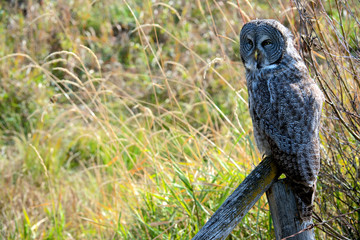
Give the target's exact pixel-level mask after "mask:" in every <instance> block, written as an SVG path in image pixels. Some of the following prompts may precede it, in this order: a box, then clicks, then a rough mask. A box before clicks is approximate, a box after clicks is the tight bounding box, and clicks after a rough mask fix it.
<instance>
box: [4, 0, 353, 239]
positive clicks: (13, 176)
mask: <svg viewBox="0 0 360 240" xmlns="http://www.w3.org/2000/svg"><path fill="white" fill-rule="evenodd" d="M17 3H19V1H18V2H17ZM332 3H334V4H335V3H336V4H339V3H338V2H334V1H332ZM348 4H353V5H356V3H355V2H348ZM19 6H20V7H19ZM296 7H300V3H297V4H296V3H295V2H287V1H252V2H250V1H234V2H231V1H193V2H191V1H178V2H153V1H122V2H119V1H112V0H107V1H89V0H82V1H73V2H70V1H56V2H54V1H28V3H27V4H23V5H21V4H10V3H4V2H3V3H0V19H1V21H0V31H1V32H2V33H4V34H0V38H1V41H0V53H1V54H0V57H1V59H0V62H1V65H0V77H1V81H0V111H1V116H0V136H1V137H0V143H1V154H0V175H1V178H0V186H1V189H2V190H1V191H0V236H1V237H2V238H4V239H83V238H89V239H191V237H192V236H194V234H195V233H196V232H197V231H198V230H199V229H200V228H201V226H202V225H204V223H205V222H206V220H207V219H208V218H209V217H210V216H211V214H212V213H213V212H214V211H216V209H217V208H218V207H219V206H220V205H221V203H222V202H223V201H224V200H225V199H226V198H227V196H228V195H229V194H230V193H231V192H232V191H233V190H234V189H235V188H236V187H237V185H238V184H239V183H240V182H241V181H242V180H243V179H244V178H245V177H246V175H247V174H248V173H250V172H251V170H252V169H253V167H254V166H255V165H257V164H258V162H259V161H260V160H261V156H260V155H259V154H258V153H257V151H256V149H255V146H254V142H253V138H252V132H251V131H252V127H251V120H250V118H249V114H248V110H247V101H246V100H247V90H246V88H245V75H244V71H243V68H242V66H241V64H240V61H239V55H238V34H239V31H240V29H241V26H242V25H243V24H244V22H246V21H248V20H249V19H253V18H256V17H258V16H261V17H264V18H275V19H278V20H279V21H281V22H283V23H284V24H285V25H287V26H288V27H289V28H290V29H291V30H292V31H293V32H294V33H295V36H297V41H299V42H300V40H301V39H300V38H299V35H297V34H296V33H297V32H298V31H299V29H300V25H299V24H298V23H299V19H300V18H301V19H302V17H303V14H298V11H297V8H296ZM305 7H307V8H310V7H311V6H305ZM350 8H351V5H350ZM326 9H327V8H326ZM308 11H309V10H308ZM320 12H321V11H315V10H314V11H313V12H311V13H314V14H315V13H316V14H319V13H320ZM326 16H328V17H329V18H330V17H333V16H337V15H336V14H335V13H331V14H330V13H328V14H327V15H326ZM339 16H340V17H341V16H342V15H339ZM316 19H317V18H316ZM319 19H320V18H319ZM342 19H343V21H346V22H349V23H348V24H355V26H358V25H356V24H357V22H356V21H355V20H353V18H351V17H349V15H347V16H346V17H345V18H342ZM321 21H325V20H324V19H321ZM321 21H320V20H319V21H318V23H319V24H325V22H324V23H323V22H321ZM301 26H303V25H301ZM320 26H321V25H320ZM350 29H351V28H350ZM315 30H317V31H322V29H315ZM327 30H328V31H329V34H326V37H327V38H326V40H324V39H320V40H319V41H321V42H326V41H335V40H334V39H335V38H334V37H336V36H337V35H335V36H333V35H331V34H330V33H332V30H331V29H327ZM346 31H351V30H349V29H347V30H346ZM304 36H309V34H305V35H304ZM346 36H348V35H346ZM351 36H354V37H356V35H351ZM303 39H305V38H303ZM303 41H305V40H303ZM337 43H338V42H337ZM326 44H328V46H330V49H333V48H332V47H331V43H330V42H326ZM338 44H339V43H338ZM355 45H356V44H355ZM357 46H358V45H357ZM349 49H350V48H349ZM339 51H340V50H339ZM309 52H310V53H313V54H318V55H320V56H318V55H316V58H315V57H311V56H312V55H310V56H308V55H306V56H305V57H307V58H309V59H310V60H311V59H313V60H312V61H310V60H309V67H310V68H311V73H312V74H313V76H314V77H316V76H318V75H319V74H323V75H324V76H325V74H327V73H328V71H327V66H331V65H327V62H326V61H324V60H321V59H323V58H321V56H323V57H324V58H326V57H328V55H321V54H322V53H319V52H318V51H317V50H316V49H311V51H309ZM331 54H332V55H334V53H331ZM331 54H329V56H332V55H331ZM335 55H336V54H335ZM351 56H352V55H351ZM319 59H320V60H321V61H320V60H319ZM346 59H347V60H346V63H343V62H341V63H342V65H339V64H338V65H337V66H341V67H343V68H342V73H344V74H345V75H343V77H342V81H338V80H336V81H335V79H332V78H326V77H323V78H321V79H320V78H318V81H319V84H321V86H323V90H324V91H331V89H332V90H333V91H335V90H334V88H335V87H336V86H337V84H342V86H343V89H345V86H347V87H348V88H349V89H351V90H349V91H352V92H350V93H348V92H346V91H345V90H343V94H341V95H343V96H342V97H343V99H345V100H344V101H343V104H344V106H349V107H350V106H352V105H351V103H352V102H351V101H353V100H354V99H350V98H346V97H348V96H350V95H351V94H355V93H356V91H355V90H353V88H354V87H355V86H356V85H355V84H353V82H352V81H350V80H348V76H356V75H354V74H352V75H351V74H350V73H347V72H346V68H347V67H350V65H347V64H350V62H348V61H352V62H353V63H352V64H353V65H354V64H357V63H358V62H356V61H357V60H356V59H357V58H355V57H354V58H350V55H347V58H346ZM315 60H316V61H318V62H317V65H311V64H312V63H315ZM337 61H340V60H337ZM310 63H311V64H310ZM312 66H316V69H317V71H318V73H317V74H318V75H316V72H314V71H315V68H312ZM354 66H356V65H354ZM354 69H355V71H356V70H357V68H356V67H354ZM330 76H331V75H329V77H330ZM357 76H358V75H357ZM331 84H333V85H331ZM329 86H330V87H329ZM349 94H350V95H349ZM335 95H336V96H338V97H340V95H339V94H335ZM351 96H352V95H351ZM328 100H329V102H330V99H329V98H328ZM358 100H359V99H355V101H357V103H358ZM353 105H354V104H353ZM339 106H340V105H337V106H336V107H335V109H338V111H340V108H339ZM354 106H356V107H358V106H359V105H358V104H355V105H354ZM347 109H348V110H349V111H350V113H352V114H353V115H354V114H355V113H356V110H354V109H353V108H352V109H351V108H347ZM350 109H351V110H350ZM333 110H334V108H333V107H332V105H330V104H328V105H327V107H326V111H325V113H324V114H325V115H326V116H325V117H324V119H325V120H324V121H326V124H324V125H323V126H324V131H323V133H322V142H323V146H324V151H323V152H324V154H323V156H324V157H323V161H322V162H323V169H324V171H323V173H322V175H321V176H320V181H319V182H320V183H319V187H318V189H319V190H318V198H317V202H318V208H317V211H316V212H317V213H318V215H319V217H321V220H328V219H330V218H331V217H333V216H337V215H339V214H342V213H347V212H349V211H351V210H354V209H356V208H357V207H358V205H359V203H358V199H356V194H357V192H356V191H359V189H358V182H356V181H355V179H356V177H355V176H357V177H358V175H356V174H355V173H356V171H358V169H359V168H358V160H359V159H358V157H357V155H356V151H358V149H359V148H358V141H357V140H356V139H353V138H352V136H353V135H351V132H350V131H349V128H346V126H345V125H343V123H342V122H341V121H338V120H337V119H334V118H333V117H332V116H334V115H333V114H336V112H333ZM342 114H344V116H345V115H346V117H347V118H345V120H344V122H347V121H350V119H355V120H356V114H355V117H353V118H349V117H351V116H352V115H351V114H347V113H346V112H343V113H342ZM353 122H354V120H353ZM353 125H354V126H355V125H356V124H353ZM344 126H345V127H344ZM351 126H352V125H351ZM329 129H330V130H329ZM351 129H352V131H354V132H355V133H357V134H358V132H356V131H357V130H356V129H354V128H351ZM335 132H336V134H338V135H341V136H346V139H347V142H346V144H344V142H342V140H341V139H344V138H339V137H336V136H337V135H335ZM331 133H334V134H331ZM342 134H343V135H342ZM341 136H340V137H341ZM330 137H331V138H330ZM329 138H330V139H332V141H329V140H328V139H329ZM334 146H337V147H334ZM339 147H341V148H340V149H341V150H342V151H339V149H338V148H339ZM339 153H343V155H341V154H339ZM343 156H347V158H344V157H343ZM352 156H355V157H354V158H352ZM339 159H340V160H339ZM334 163H336V164H337V165H334ZM349 163H351V164H352V165H351V164H349ZM356 163H357V165H356ZM340 164H342V165H346V166H345V167H344V168H343V169H341V170H340V171H338V172H337V170H339V167H340ZM354 164H355V165H354ZM330 167H333V168H330ZM329 169H332V172H331V173H332V175H331V176H329V175H327V174H328V173H330V172H329ZM344 169H347V170H344ZM354 174H355V175H354ZM357 174H358V173H357ZM337 176H342V177H343V180H346V181H343V180H341V179H340V180H341V182H342V183H344V184H343V185H341V186H342V187H341V188H339V190H338V191H331V190H330V189H331V188H334V187H335V186H337V182H334V179H336V177H337ZM330 177H332V178H330ZM351 177H352V179H353V180H352V181H350V180H351ZM345 183H346V184H345ZM349 188H350V190H348V191H345V190H346V189H349ZM354 189H355V190H354ZM329 191H331V193H332V194H334V195H333V196H334V197H332V198H331V199H329V198H328V197H327V196H329ZM350 196H351V197H350ZM356 204H357V205H356ZM358 216H359V215H358V212H354V213H353V214H350V215H346V217H342V218H337V220H336V221H332V222H331V224H327V225H325V224H322V225H320V227H319V228H317V229H316V232H317V236H319V239H321V238H326V237H329V236H334V235H335V236H337V237H338V238H341V236H343V237H348V238H351V237H353V236H355V237H356V236H359V235H356V234H358V233H359V232H358V231H359V227H358V226H359V225H358V224H359V219H358ZM321 220H320V221H321ZM344 221H346V222H347V223H349V224H348V225H346V226H351V227H350V228H349V229H350V230H349V229H347V228H346V229H345V228H344V227H343V223H344ZM329 229H330V230H329ZM230 238H232V239H246V238H248V239H254V238H255V239H271V238H274V235H273V233H272V231H271V218H270V214H269V211H268V206H267V203H266V201H265V199H261V200H260V201H259V202H258V204H257V205H256V206H255V207H254V208H253V209H252V210H251V211H250V212H249V213H248V214H247V215H246V217H245V218H244V220H243V221H242V223H241V225H240V226H238V227H237V228H236V229H235V231H234V232H233V234H232V235H231V237H230Z"/></svg>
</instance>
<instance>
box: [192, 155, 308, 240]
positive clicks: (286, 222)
mask: <svg viewBox="0 0 360 240" xmlns="http://www.w3.org/2000/svg"><path fill="white" fill-rule="evenodd" d="M278 176H279V171H278V169H277V167H276V164H275V163H274V161H273V159H272V158H269V157H267V158H265V159H264V160H263V161H262V162H261V163H260V164H259V165H258V166H257V167H256V168H255V169H254V170H253V171H252V172H251V173H250V174H249V176H247V177H246V178H245V180H244V181H243V182H242V183H241V184H240V185H239V186H238V187H237V188H236V190H235V191H234V192H233V193H232V194H231V195H230V196H229V197H228V198H227V199H226V200H225V202H224V203H223V204H222V205H221V206H220V208H219V209H218V210H217V211H216V212H215V213H214V214H213V216H212V217H211V218H210V219H209V221H208V222H207V223H206V224H205V225H204V226H203V227H202V228H201V229H200V231H199V232H198V233H197V234H196V235H195V237H194V238H193V240H200V239H201V240H210V239H226V237H227V236H228V235H230V233H231V231H232V230H233V229H234V228H235V226H236V225H238V224H239V222H240V221H241V220H242V218H243V217H244V216H245V214H246V213H247V212H248V211H249V210H250V208H251V207H252V206H254V204H255V203H256V202H257V201H258V200H259V198H260V197H261V196H262V195H263V194H264V192H266V191H267V190H268V189H269V188H270V187H271V186H272V184H273V183H274V182H276V180H277V178H278ZM267 197H268V201H269V205H270V211H271V214H272V218H273V223H274V229H275V236H276V239H282V238H285V237H288V236H290V235H292V234H295V233H297V232H299V231H301V230H302V229H304V228H305V225H306V224H304V223H302V222H301V220H300V219H299V217H298V214H297V210H296V202H295V198H294V195H293V193H292V192H291V189H290V187H288V186H287V185H286V183H284V181H278V182H276V184H274V185H273V186H272V187H271V189H270V191H269V192H268V193H267ZM288 202H290V203H288ZM284 203H286V204H284ZM289 208H290V209H291V211H290V210H289ZM285 216H286V217H285ZM307 224H309V223H307ZM289 239H291V240H312V239H315V238H314V236H313V232H312V231H305V232H303V233H300V234H297V235H296V236H294V237H292V238H289Z"/></svg>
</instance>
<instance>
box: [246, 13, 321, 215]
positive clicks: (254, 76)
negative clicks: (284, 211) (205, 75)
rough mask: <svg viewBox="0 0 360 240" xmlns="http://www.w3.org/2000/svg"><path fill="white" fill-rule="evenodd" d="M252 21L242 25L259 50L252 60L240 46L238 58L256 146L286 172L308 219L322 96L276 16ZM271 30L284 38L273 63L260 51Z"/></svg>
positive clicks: (301, 211) (301, 212)
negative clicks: (258, 55) (240, 50)
mask: <svg viewBox="0 0 360 240" xmlns="http://www.w3.org/2000/svg"><path fill="white" fill-rule="evenodd" d="M254 22H255V24H254V26H250V27H249V26H248V27H246V29H247V30H246V34H249V39H250V40H251V41H254V44H255V46H256V47H257V48H259V49H258V51H259V52H260V57H259V58H257V59H256V57H255V60H254V57H253V56H252V53H251V52H249V53H247V52H246V51H245V50H246V49H245V50H242V52H241V57H242V60H243V63H244V65H245V67H246V80H247V88H248V93H249V111H250V115H251V118H252V122H253V129H254V137H255V141H256V145H257V146H258V148H259V150H260V152H262V153H264V154H266V155H271V156H272V157H273V158H274V159H275V160H276V163H277V165H278V166H279V168H280V169H281V171H282V172H283V173H285V175H286V177H287V178H288V180H289V181H290V183H291V186H292V188H293V190H294V193H295V196H296V200H297V206H298V209H299V215H300V217H301V219H302V220H304V221H308V220H310V219H311V216H312V209H313V201H314V195H315V190H316V179H317V175H318V173H319V170H320V143H319V125H320V116H321V109H322V104H323V102H324V96H323V94H322V92H321V91H320V89H319V87H318V86H317V85H316V83H315V82H314V80H313V79H312V78H310V76H309V73H308V71H307V69H306V66H305V64H304V62H303V60H302V59H301V57H300V55H299V54H298V52H297V51H296V50H295V48H294V45H293V40H292V35H291V34H290V32H289V31H288V30H287V29H286V28H285V27H284V26H282V25H279V24H280V23H278V22H276V21H274V20H256V21H254ZM250 23H251V22H250ZM264 25H265V26H264ZM266 25H268V26H266ZM258 26H262V28H261V29H258ZM279 26H280V27H279ZM267 27H268V28H267ZM252 28H253V29H252ZM243 29H244V28H243ZM262 29H266V31H263V30H262ZM252 31H255V32H254V33H253V32H252ZM272 31H278V32H280V33H281V36H282V37H284V38H285V40H282V41H279V44H280V45H281V44H283V43H284V42H285V45H281V46H283V48H284V49H281V46H279V47H278V48H277V49H280V50H281V51H282V52H281V54H280V55H279V53H274V54H275V55H276V54H278V55H279V56H280V57H279V59H277V60H276V61H275V62H274V63H272V62H271V61H270V60H267V56H268V55H267V54H269V56H270V55H271V53H267V52H266V49H262V46H263V44H262V43H261V41H263V40H262V39H267V34H272V35H271V36H274V35H276V34H274V33H272ZM277 35H279V34H277ZM269 36H270V35H269ZM268 38H269V37H268ZM240 39H241V40H240V44H248V43H242V39H246V36H242V35H241V37H240ZM252 39H254V40H252ZM272 40H273V39H272ZM247 41H249V40H247ZM257 41H259V42H260V43H259V44H258V45H256V44H257ZM274 49H275V48H274ZM280 50H278V51H280ZM269 59H270V57H269ZM259 61H260V62H259ZM254 64H255V65H254Z"/></svg>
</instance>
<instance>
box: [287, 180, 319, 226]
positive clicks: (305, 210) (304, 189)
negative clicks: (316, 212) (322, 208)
mask: <svg viewBox="0 0 360 240" xmlns="http://www.w3.org/2000/svg"><path fill="white" fill-rule="evenodd" d="M291 187H292V188H293V191H294V194H295V199H296V203H297V208H298V212H299V214H300V218H301V219H302V220H303V221H310V220H311V217H312V211H313V207H314V206H313V202H314V196H315V190H316V182H315V183H314V184H313V186H311V187H309V186H306V185H302V184H299V183H295V182H291Z"/></svg>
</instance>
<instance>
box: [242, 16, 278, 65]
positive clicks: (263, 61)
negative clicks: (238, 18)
mask: <svg viewBox="0 0 360 240" xmlns="http://www.w3.org/2000/svg"><path fill="white" fill-rule="evenodd" d="M284 49H285V40H284V37H283V35H282V34H281V33H280V31H279V30H277V29H276V28H274V27H273V26H271V25H268V24H265V23H261V24H256V23H253V22H250V23H247V24H245V25H244V27H243V29H242V30H241V33H240V55H241V59H242V61H243V63H244V66H245V68H246V69H247V70H248V71H252V70H255V69H262V68H264V67H272V65H274V64H275V63H277V62H278V61H279V60H280V59H281V58H282V55H283V51H284Z"/></svg>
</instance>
